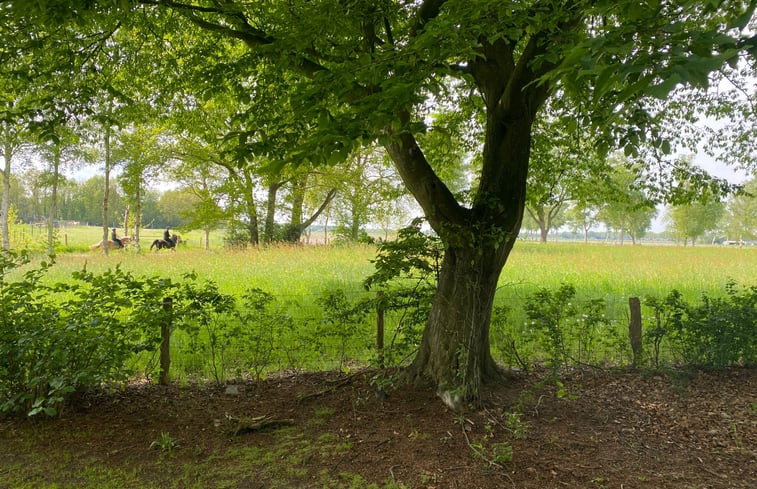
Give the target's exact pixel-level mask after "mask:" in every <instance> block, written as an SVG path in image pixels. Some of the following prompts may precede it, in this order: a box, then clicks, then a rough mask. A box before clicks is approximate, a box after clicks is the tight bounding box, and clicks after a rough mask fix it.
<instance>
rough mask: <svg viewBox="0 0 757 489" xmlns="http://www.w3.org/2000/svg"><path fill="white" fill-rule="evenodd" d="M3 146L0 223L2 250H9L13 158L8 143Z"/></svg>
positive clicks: (11, 149)
mask: <svg viewBox="0 0 757 489" xmlns="http://www.w3.org/2000/svg"><path fill="white" fill-rule="evenodd" d="M6 139H7V136H6ZM4 146H5V147H4V148H3V159H4V163H5V165H4V167H3V200H2V203H0V216H2V218H1V219H0V221H2V224H1V225H2V235H3V249H4V250H9V249H10V247H11V241H10V226H9V223H8V217H9V215H10V209H11V158H12V156H13V148H12V146H11V144H10V142H9V141H6V142H5V145H4Z"/></svg>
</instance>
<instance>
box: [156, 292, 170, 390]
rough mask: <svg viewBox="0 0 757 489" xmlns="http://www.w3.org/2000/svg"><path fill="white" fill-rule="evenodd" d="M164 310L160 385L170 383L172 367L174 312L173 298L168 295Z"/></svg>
mask: <svg viewBox="0 0 757 489" xmlns="http://www.w3.org/2000/svg"><path fill="white" fill-rule="evenodd" d="M163 311H165V313H166V314H165V320H164V321H163V324H161V325H160V339H161V342H160V378H159V380H158V383H160V385H168V371H169V370H170V368H171V322H172V318H171V315H172V312H173V299H172V298H170V297H166V298H164V299H163Z"/></svg>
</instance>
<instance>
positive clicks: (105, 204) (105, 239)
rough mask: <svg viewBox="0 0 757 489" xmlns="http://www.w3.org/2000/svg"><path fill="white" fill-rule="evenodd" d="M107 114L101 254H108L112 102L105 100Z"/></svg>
mask: <svg viewBox="0 0 757 489" xmlns="http://www.w3.org/2000/svg"><path fill="white" fill-rule="evenodd" d="M107 104H108V107H107V115H108V118H107V120H106V122H105V141H104V144H105V189H104V190H103V241H102V242H103V247H102V248H103V255H106V256H107V255H108V247H107V246H106V243H107V242H108V199H109V198H110V165H111V161H110V136H111V130H112V129H111V123H110V116H111V113H112V110H113V106H112V102H111V101H110V100H108V102H107Z"/></svg>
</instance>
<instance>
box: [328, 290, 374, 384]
mask: <svg viewBox="0 0 757 489" xmlns="http://www.w3.org/2000/svg"><path fill="white" fill-rule="evenodd" d="M317 302H318V304H319V305H320V306H321V307H322V308H323V312H324V319H323V321H322V322H321V324H320V325H319V327H318V330H317V334H318V337H319V338H321V339H323V338H329V337H331V338H336V339H337V340H338V341H339V353H340V356H339V370H342V368H343V366H344V363H345V360H346V359H347V344H348V342H349V341H350V340H352V341H356V340H358V342H360V341H359V340H360V339H361V337H362V339H363V342H362V343H363V344H364V345H367V344H368V339H367V335H366V334H365V333H367V329H366V328H362V330H363V334H362V335H361V334H360V332H361V327H363V326H365V319H366V316H367V314H368V307H367V303H365V302H362V301H359V302H357V303H351V302H350V301H349V300H348V299H347V296H346V294H345V293H344V291H343V290H333V291H329V292H327V293H326V294H324V295H323V296H322V297H320V298H319V299H318V301H317Z"/></svg>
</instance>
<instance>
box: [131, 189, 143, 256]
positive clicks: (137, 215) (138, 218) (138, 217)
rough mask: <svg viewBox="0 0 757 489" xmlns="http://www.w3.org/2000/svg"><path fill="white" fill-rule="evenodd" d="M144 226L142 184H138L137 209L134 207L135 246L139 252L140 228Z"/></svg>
mask: <svg viewBox="0 0 757 489" xmlns="http://www.w3.org/2000/svg"><path fill="white" fill-rule="evenodd" d="M141 228H142V185H141V184H139V185H137V199H136V209H134V240H133V243H134V246H135V249H136V250H137V253H139V250H140V248H139V230H140V229H141Z"/></svg>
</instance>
